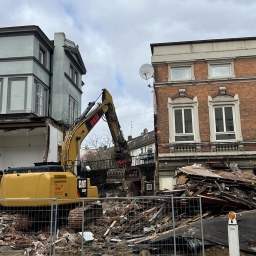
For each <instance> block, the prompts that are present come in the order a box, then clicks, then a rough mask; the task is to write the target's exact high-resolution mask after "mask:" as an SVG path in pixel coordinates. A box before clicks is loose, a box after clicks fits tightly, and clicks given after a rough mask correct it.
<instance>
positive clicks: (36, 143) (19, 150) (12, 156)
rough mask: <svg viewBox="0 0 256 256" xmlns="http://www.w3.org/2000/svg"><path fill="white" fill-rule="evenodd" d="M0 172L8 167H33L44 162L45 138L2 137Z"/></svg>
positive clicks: (33, 136) (38, 136)
mask: <svg viewBox="0 0 256 256" xmlns="http://www.w3.org/2000/svg"><path fill="white" fill-rule="evenodd" d="M0 145H1V146H0V170H5V169H7V168H8V167H17V166H31V165H34V163H35V162H42V161H43V154H44V149H45V136H44V134H40V135H32V136H31V135H30V136H24V135H21V136H19V135H16V136H15V135H14V136H5V137H0Z"/></svg>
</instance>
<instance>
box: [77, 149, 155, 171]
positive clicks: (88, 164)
mask: <svg viewBox="0 0 256 256" xmlns="http://www.w3.org/2000/svg"><path fill="white" fill-rule="evenodd" d="M154 162H155V154H154V153H150V154H141V155H139V156H132V166H136V165H143V164H151V163H154ZM111 168H116V163H115V161H114V160H113V159H105V160H93V161H82V169H83V170H104V169H105V170H106V169H111Z"/></svg>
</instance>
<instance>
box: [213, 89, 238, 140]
mask: <svg viewBox="0 0 256 256" xmlns="http://www.w3.org/2000/svg"><path fill="white" fill-rule="evenodd" d="M208 106H209V117H210V133H211V136H210V141H211V142H218V141H219V142H220V141H242V134H241V125H240V111H239V98H238V95H237V94H236V95H235V96H234V97H232V96H229V95H226V94H224V93H223V94H220V95H218V96H216V97H214V98H212V97H211V96H208Z"/></svg>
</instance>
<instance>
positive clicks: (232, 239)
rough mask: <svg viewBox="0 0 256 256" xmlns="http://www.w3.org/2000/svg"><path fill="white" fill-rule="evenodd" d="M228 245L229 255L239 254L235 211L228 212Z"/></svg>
mask: <svg viewBox="0 0 256 256" xmlns="http://www.w3.org/2000/svg"><path fill="white" fill-rule="evenodd" d="M228 246H229V256H239V255H240V247H239V235H238V225H237V221H236V214H235V212H230V213H229V214H228Z"/></svg>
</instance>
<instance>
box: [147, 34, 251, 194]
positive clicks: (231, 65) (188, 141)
mask: <svg viewBox="0 0 256 256" xmlns="http://www.w3.org/2000/svg"><path fill="white" fill-rule="evenodd" d="M151 52H152V65H153V67H154V71H155V72H154V92H155V106H156V108H155V127H156V135H157V136H156V138H157V140H156V148H157V152H158V160H157V163H156V166H157V167H156V177H157V178H156V181H155V182H156V186H157V187H158V188H159V189H165V188H166V189H171V188H172V187H173V185H174V184H175V180H173V179H172V177H173V176H174V175H175V171H176V169H177V167H180V166H185V165H189V164H194V163H197V164H200V163H205V162H219V161H222V162H225V161H226V162H236V163H238V164H239V166H240V167H241V168H242V169H243V170H246V171H251V172H253V168H254V165H255V164H256V130H255V127H256V107H255V99H256V54H255V53H256V38H254V37H252V38H231V39H216V40H202V41H187V42H171V43H159V44H151Z"/></svg>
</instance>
